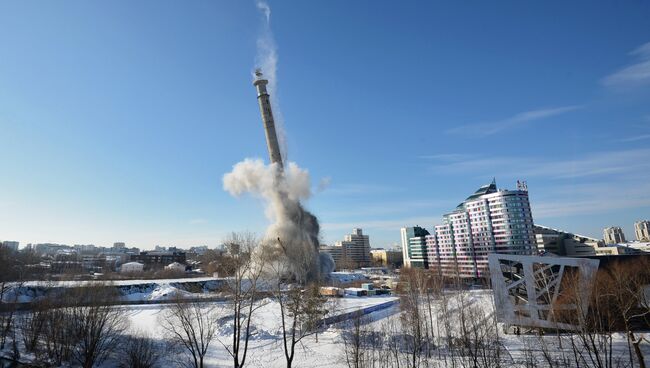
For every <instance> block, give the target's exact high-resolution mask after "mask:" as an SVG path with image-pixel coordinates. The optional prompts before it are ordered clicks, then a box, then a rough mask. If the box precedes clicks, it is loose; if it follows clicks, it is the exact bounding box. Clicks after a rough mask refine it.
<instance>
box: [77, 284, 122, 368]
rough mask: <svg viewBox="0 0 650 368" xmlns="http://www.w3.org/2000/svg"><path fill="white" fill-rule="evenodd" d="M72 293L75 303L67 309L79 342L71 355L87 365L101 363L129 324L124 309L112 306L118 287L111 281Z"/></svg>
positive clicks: (85, 367) (116, 344)
mask: <svg viewBox="0 0 650 368" xmlns="http://www.w3.org/2000/svg"><path fill="white" fill-rule="evenodd" d="M69 297H72V298H74V300H75V301H76V304H77V305H75V306H71V307H66V308H65V313H66V317H67V321H68V323H69V324H70V325H71V329H72V331H74V333H75V337H76V342H77V343H76V344H75V347H74V349H73V350H72V358H73V360H75V361H76V362H78V363H79V364H81V366H82V367H84V368H91V367H93V366H95V365H98V364H101V363H102V362H103V361H104V360H105V359H106V358H107V357H108V356H109V354H110V353H112V352H114V351H115V350H116V348H117V347H118V345H119V337H120V333H121V332H122V331H123V330H124V329H125V328H126V327H127V323H126V320H125V319H124V317H123V311H122V310H121V309H120V308H119V307H115V306H112V304H113V302H114V300H115V298H117V291H116V290H115V289H114V288H112V287H111V286H110V285H106V286H104V285H102V286H86V287H82V288H79V289H77V290H74V291H73V292H72V293H71V295H70V296H69Z"/></svg>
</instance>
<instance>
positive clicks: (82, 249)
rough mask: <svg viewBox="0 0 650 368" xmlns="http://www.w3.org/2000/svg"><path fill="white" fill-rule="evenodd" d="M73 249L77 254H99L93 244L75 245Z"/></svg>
mask: <svg viewBox="0 0 650 368" xmlns="http://www.w3.org/2000/svg"><path fill="white" fill-rule="evenodd" d="M74 249H75V250H76V251H77V253H79V254H89V253H90V254H96V253H98V252H99V248H97V247H96V246H95V245H93V244H75V245H74Z"/></svg>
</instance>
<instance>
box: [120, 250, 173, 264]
mask: <svg viewBox="0 0 650 368" xmlns="http://www.w3.org/2000/svg"><path fill="white" fill-rule="evenodd" d="M131 261H137V262H141V263H143V264H145V265H147V266H149V267H154V268H162V267H163V266H165V265H168V264H170V263H174V262H178V263H185V261H186V257H185V252H170V251H155V250H154V251H145V252H140V254H133V255H131Z"/></svg>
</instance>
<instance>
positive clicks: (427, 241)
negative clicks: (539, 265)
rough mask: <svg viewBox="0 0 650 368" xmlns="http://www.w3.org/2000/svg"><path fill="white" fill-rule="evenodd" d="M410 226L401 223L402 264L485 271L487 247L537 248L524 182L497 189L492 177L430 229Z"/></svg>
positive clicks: (447, 271) (458, 272)
mask: <svg viewBox="0 0 650 368" xmlns="http://www.w3.org/2000/svg"><path fill="white" fill-rule="evenodd" d="M409 229H414V228H402V246H403V252H404V264H405V266H410V267H422V266H423V267H424V268H432V269H437V270H438V272H439V273H440V274H442V275H444V276H459V277H464V278H481V277H487V276H489V272H488V269H489V266H488V254H489V253H502V254H522V255H533V254H537V245H536V243H535V235H534V232H533V216H532V214H531V211H530V203H529V201H528V189H527V186H526V185H525V183H523V184H522V183H518V189H517V190H503V189H501V190H499V189H497V185H496V182H495V181H492V183H490V184H488V185H484V186H482V187H480V188H479V189H478V190H476V191H475V192H474V194H472V195H471V196H469V197H467V199H465V201H464V202H463V203H461V204H459V205H458V206H457V207H456V209H455V210H454V211H452V212H450V213H448V214H446V215H444V216H443V224H442V225H438V226H435V232H434V233H433V234H429V233H428V232H426V230H424V229H421V228H417V229H421V230H424V232H421V233H420V234H413V230H410V232H409ZM425 232H426V233H425ZM422 238H423V239H422ZM405 245H406V247H405ZM407 259H408V261H407Z"/></svg>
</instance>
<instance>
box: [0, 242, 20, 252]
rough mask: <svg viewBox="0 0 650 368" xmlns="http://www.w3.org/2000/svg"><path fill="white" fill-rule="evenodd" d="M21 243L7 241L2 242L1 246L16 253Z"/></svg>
mask: <svg viewBox="0 0 650 368" xmlns="http://www.w3.org/2000/svg"><path fill="white" fill-rule="evenodd" d="M19 244H20V243H19V242H17V241H11V240H5V241H3V242H0V245H1V246H2V247H4V248H7V249H10V250H12V251H14V252H16V251H18V245H19Z"/></svg>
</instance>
